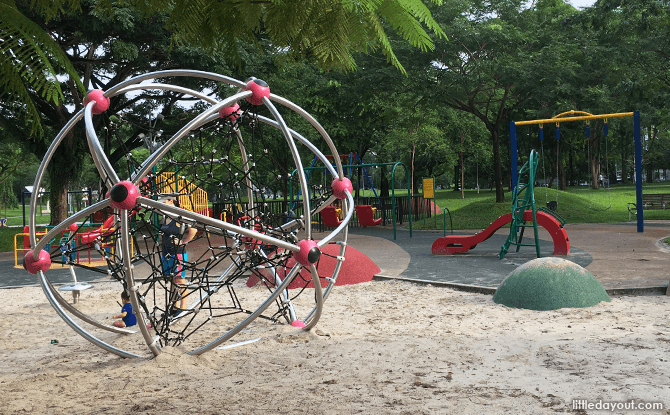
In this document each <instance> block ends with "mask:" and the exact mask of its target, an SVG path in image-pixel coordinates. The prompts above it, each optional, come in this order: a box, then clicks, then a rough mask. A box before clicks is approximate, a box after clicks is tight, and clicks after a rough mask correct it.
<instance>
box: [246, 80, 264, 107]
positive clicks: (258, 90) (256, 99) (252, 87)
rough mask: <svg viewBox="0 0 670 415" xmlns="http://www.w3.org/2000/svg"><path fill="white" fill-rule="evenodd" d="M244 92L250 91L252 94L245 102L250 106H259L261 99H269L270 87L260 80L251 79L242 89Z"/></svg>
mask: <svg viewBox="0 0 670 415" xmlns="http://www.w3.org/2000/svg"><path fill="white" fill-rule="evenodd" d="M244 90H245V91H251V92H253V94H252V95H251V96H248V97H247V102H249V103H250V104H251V105H261V104H262V103H263V98H268V97H270V87H269V86H268V84H266V83H265V81H263V80H261V79H256V78H252V79H251V80H249V82H247V86H246V87H244Z"/></svg>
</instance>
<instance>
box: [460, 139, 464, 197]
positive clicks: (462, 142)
mask: <svg viewBox="0 0 670 415" xmlns="http://www.w3.org/2000/svg"><path fill="white" fill-rule="evenodd" d="M464 143H465V134H463V133H461V199H465V186H464V185H463V184H464V183H465V167H464V166H463V144H464Z"/></svg>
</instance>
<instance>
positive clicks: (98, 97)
mask: <svg viewBox="0 0 670 415" xmlns="http://www.w3.org/2000/svg"><path fill="white" fill-rule="evenodd" d="M104 94H105V91H103V90H102V89H94V90H92V91H89V92H88V94H86V97H85V98H84V106H86V104H88V103H89V102H91V101H95V105H93V108H92V110H91V111H92V112H93V114H95V115H100V114H102V113H103V112H105V111H107V109H109V98H106V97H105V95H104Z"/></svg>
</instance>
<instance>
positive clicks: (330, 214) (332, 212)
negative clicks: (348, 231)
mask: <svg viewBox="0 0 670 415" xmlns="http://www.w3.org/2000/svg"><path fill="white" fill-rule="evenodd" d="M320 213H321V218H322V219H323V224H324V225H326V227H327V228H337V227H338V226H340V224H341V223H342V221H341V220H340V218H339V214H338V213H337V209H336V208H335V206H326V207H325V208H323V210H322V211H321V212H320Z"/></svg>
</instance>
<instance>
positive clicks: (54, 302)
mask: <svg viewBox="0 0 670 415" xmlns="http://www.w3.org/2000/svg"><path fill="white" fill-rule="evenodd" d="M37 278H38V280H39V282H40V285H41V286H42V290H43V291H44V294H46V296H47V299H48V300H49V303H51V306H52V307H53V308H54V309H55V310H56V312H57V313H58V315H59V316H60V317H61V318H62V319H63V321H65V322H66V323H67V324H68V325H69V326H70V327H72V329H73V330H74V331H76V332H77V334H79V335H80V336H82V337H83V338H85V339H86V340H88V341H90V342H91V343H93V344H95V345H96V346H99V347H101V348H103V349H105V350H107V351H108V352H112V353H114V354H115V355H118V356H121V357H142V356H140V355H136V354H134V353H130V352H127V351H125V350H121V349H119V348H117V347H114V346H112V345H110V344H107V343H105V342H103V341H102V340H100V339H98V338H97V337H95V336H93V335H92V334H90V333H89V332H87V331H86V330H84V329H83V328H81V327H80V326H79V325H78V324H77V323H76V322H75V321H74V320H72V318H70V316H69V315H67V313H66V312H65V311H64V310H63V309H62V308H61V306H60V304H59V303H58V301H57V300H56V299H55V298H54V296H53V293H52V292H51V290H49V289H48V283H47V281H46V278H45V277H44V272H42V271H39V272H38V277H37Z"/></svg>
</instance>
